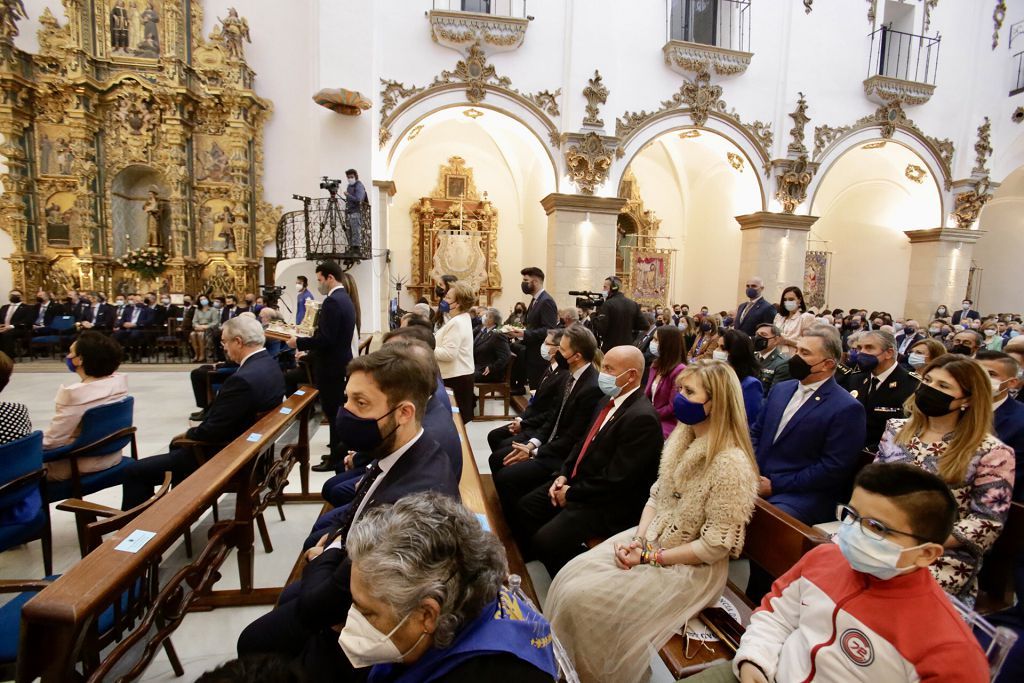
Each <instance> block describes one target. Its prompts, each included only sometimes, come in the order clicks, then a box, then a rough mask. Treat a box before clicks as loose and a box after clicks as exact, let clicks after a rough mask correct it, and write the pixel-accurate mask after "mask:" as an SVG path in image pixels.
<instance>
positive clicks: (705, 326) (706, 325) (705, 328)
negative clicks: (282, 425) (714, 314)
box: [700, 323, 711, 334]
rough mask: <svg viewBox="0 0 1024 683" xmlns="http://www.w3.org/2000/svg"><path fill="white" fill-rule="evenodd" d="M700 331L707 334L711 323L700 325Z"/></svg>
mask: <svg viewBox="0 0 1024 683" xmlns="http://www.w3.org/2000/svg"><path fill="white" fill-rule="evenodd" d="M700 331H701V332H703V333H705V334H707V333H708V332H710V331H711V323H701V326H700Z"/></svg>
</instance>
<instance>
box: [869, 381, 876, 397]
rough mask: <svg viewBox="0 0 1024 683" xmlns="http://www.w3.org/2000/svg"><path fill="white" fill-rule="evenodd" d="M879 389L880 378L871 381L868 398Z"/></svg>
mask: <svg viewBox="0 0 1024 683" xmlns="http://www.w3.org/2000/svg"><path fill="white" fill-rule="evenodd" d="M877 388H878V378H877V377H872V378H871V381H870V382H869V383H868V396H870V395H872V394H873V393H875V389H877Z"/></svg>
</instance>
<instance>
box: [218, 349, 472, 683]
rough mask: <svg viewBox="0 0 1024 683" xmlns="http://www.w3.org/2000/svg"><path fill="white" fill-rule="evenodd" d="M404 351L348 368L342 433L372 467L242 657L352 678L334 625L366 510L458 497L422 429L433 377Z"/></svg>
mask: <svg viewBox="0 0 1024 683" xmlns="http://www.w3.org/2000/svg"><path fill="white" fill-rule="evenodd" d="M399 346H400V345H399ZM399 346H396V345H392V344H385V345H384V346H383V347H382V348H381V349H380V350H379V351H376V352H374V353H371V354H368V355H365V356H360V357H359V358H356V359H355V360H353V361H352V363H351V364H350V367H349V383H348V389H347V397H348V401H347V403H346V404H345V406H344V409H343V410H342V413H341V421H342V427H343V429H346V430H349V429H350V428H351V430H352V431H358V433H359V438H358V439H357V440H355V441H353V443H352V445H353V446H354V447H355V448H356V450H359V451H372V453H373V462H372V464H371V466H370V468H369V469H368V470H367V472H366V474H365V475H363V478H362V481H361V482H360V483H359V487H358V489H357V491H356V497H355V498H354V499H353V500H352V503H351V504H350V507H349V510H350V514H349V515H347V516H346V517H345V518H344V519H343V520H341V521H340V522H339V524H338V525H337V526H336V527H335V528H334V529H332V530H331V531H330V532H329V533H327V534H325V535H324V536H323V537H322V538H321V539H320V542H319V543H318V544H317V545H316V546H315V547H313V548H310V549H309V550H308V551H307V552H306V559H307V561H308V562H309V563H308V564H307V565H306V567H305V569H304V570H303V573H302V578H301V580H299V581H298V582H296V583H295V584H292V585H291V586H289V587H288V588H287V589H286V590H285V591H284V593H283V594H282V595H281V598H280V600H279V601H278V605H277V607H276V608H275V609H274V610H273V611H271V612H270V613H269V614H266V615H264V616H262V617H260V618H259V619H257V620H256V621H255V622H253V623H252V624H250V625H249V626H248V627H246V629H245V630H244V631H243V632H242V635H241V636H240V637H239V639H238V654H239V655H240V656H244V655H247V654H257V653H258V654H270V653H274V654H279V655H282V656H285V657H289V658H296V659H301V661H302V666H303V668H304V669H305V670H306V673H307V674H308V675H309V677H310V680H349V679H348V678H347V677H346V672H351V670H352V669H351V665H350V664H349V662H348V660H347V658H346V657H345V655H344V653H343V652H342V650H341V648H340V647H339V645H338V633H337V631H334V630H333V629H332V627H334V626H336V625H340V624H343V623H344V622H345V620H346V615H347V613H348V610H349V607H350V606H351V604H352V596H351V593H350V592H349V577H350V572H351V563H350V561H349V559H348V555H347V553H346V552H345V538H346V536H347V534H348V530H349V528H351V526H352V523H353V522H355V521H357V520H358V519H359V518H360V515H361V514H362V513H363V512H364V511H366V510H368V509H371V508H374V507H377V506H380V505H387V504H390V503H394V502H395V501H397V500H398V499H400V498H402V497H403V496H406V495H409V494H411V493H419V492H423V491H437V492H439V493H442V494H445V495H449V496H451V497H453V498H456V499H458V497H459V488H458V480H457V479H456V478H455V476H454V474H453V472H452V470H451V467H449V458H448V455H447V454H445V453H444V451H442V450H441V448H440V446H438V444H437V443H436V442H435V441H433V440H431V439H429V438H427V437H426V436H425V435H424V432H423V430H422V428H421V420H422V418H423V415H424V412H425V409H426V403H427V397H429V396H430V395H431V393H432V392H433V390H434V386H435V377H434V376H433V375H432V374H431V371H430V369H429V367H428V366H427V365H426V364H425V363H423V362H421V361H420V360H418V359H417V358H416V357H415V356H414V355H412V354H409V353H406V352H405V351H404V350H403V349H402V348H400V347H399ZM382 387H387V389H386V390H385V389H383V388H382ZM367 424H369V425H371V427H372V429H367V428H366V425H367Z"/></svg>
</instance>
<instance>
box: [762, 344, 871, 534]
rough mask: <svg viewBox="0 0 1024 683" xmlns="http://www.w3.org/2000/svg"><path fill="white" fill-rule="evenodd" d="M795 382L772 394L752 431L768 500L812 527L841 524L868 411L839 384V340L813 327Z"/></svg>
mask: <svg viewBox="0 0 1024 683" xmlns="http://www.w3.org/2000/svg"><path fill="white" fill-rule="evenodd" d="M796 347H797V352H796V355H794V356H793V357H792V358H790V360H789V373H790V375H791V376H792V377H793V378H794V379H792V380H787V381H785V382H782V383H781V384H777V385H775V387H774V388H773V389H772V390H771V392H770V393H769V394H768V399H767V400H766V401H765V404H764V408H763V409H762V410H761V413H760V414H759V415H758V416H757V421H756V422H755V423H754V426H753V427H752V428H751V430H750V437H751V440H752V441H753V445H754V453H755V455H756V457H757V465H758V468H759V469H760V471H761V486H760V489H759V491H758V493H759V494H760V495H761V497H762V498H764V499H766V500H767V501H768V502H769V503H772V504H773V505H775V506H777V507H778V508H780V509H782V510H784V511H785V512H788V513H789V514H791V515H793V516H794V517H796V518H797V519H799V520H800V521H802V522H805V523H807V524H817V523H819V522H824V521H828V520H830V519H833V518H834V517H835V506H836V504H837V503H839V502H842V501H843V500H845V497H846V495H847V493H848V491H849V487H850V485H851V483H852V481H851V480H852V475H853V469H854V467H855V466H856V464H857V456H858V454H859V453H860V451H861V447H862V446H863V444H864V434H865V418H864V407H863V406H862V405H861V404H860V403H859V402H858V401H857V399H855V398H854V397H853V396H851V395H850V394H849V393H847V392H846V391H844V390H843V388H842V387H840V386H839V385H838V384H836V381H835V378H834V377H833V375H834V373H835V369H836V366H837V365H838V364H839V358H840V357H841V356H842V344H841V342H840V340H839V335H838V333H836V332H835V331H833V329H832V328H825V327H824V326H820V327H815V328H812V329H810V330H808V331H807V332H805V333H804V335H803V336H802V337H800V338H799V339H797V342H796Z"/></svg>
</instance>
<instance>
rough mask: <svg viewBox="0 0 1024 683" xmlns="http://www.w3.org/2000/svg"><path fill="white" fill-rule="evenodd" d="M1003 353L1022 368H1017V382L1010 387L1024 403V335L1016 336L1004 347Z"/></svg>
mask: <svg viewBox="0 0 1024 683" xmlns="http://www.w3.org/2000/svg"><path fill="white" fill-rule="evenodd" d="M1003 353H1005V354H1007V355H1008V356H1010V357H1011V358H1013V359H1014V360H1015V361H1017V366H1018V367H1019V368H1021V369H1020V370H1017V383H1016V386H1015V387H1011V388H1010V395H1011V396H1016V400H1017V402H1018V403H1024V335H1021V336H1018V337H1014V338H1012V339H1010V341H1009V342H1008V343H1007V344H1006V345H1005V346H1004V347H1003Z"/></svg>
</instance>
